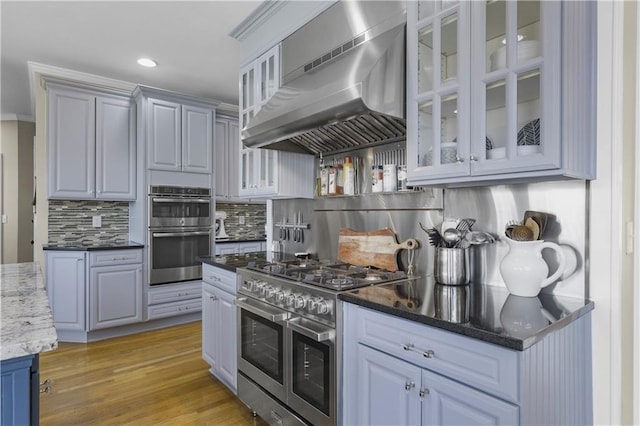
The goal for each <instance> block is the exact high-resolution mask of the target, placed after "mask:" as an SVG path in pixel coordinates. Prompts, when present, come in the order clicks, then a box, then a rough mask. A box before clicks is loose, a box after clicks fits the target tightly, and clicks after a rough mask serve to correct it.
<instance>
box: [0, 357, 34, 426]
mask: <svg viewBox="0 0 640 426" xmlns="http://www.w3.org/2000/svg"><path fill="white" fill-rule="evenodd" d="M38 360H39V357H38V354H34V355H27V356H22V357H19V358H14V359H8V360H4V361H2V362H0V370H2V374H1V377H2V383H1V385H0V387H1V389H2V403H1V404H0V407H2V418H1V424H2V425H3V426H10V425H20V426H22V425H29V424H31V425H37V424H38V417H39V397H40V390H39V383H38V382H39V378H40V374H39V370H38Z"/></svg>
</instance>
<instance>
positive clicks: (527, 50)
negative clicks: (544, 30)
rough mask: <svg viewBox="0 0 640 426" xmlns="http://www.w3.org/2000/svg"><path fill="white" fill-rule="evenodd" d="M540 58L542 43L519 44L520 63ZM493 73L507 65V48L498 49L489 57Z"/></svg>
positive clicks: (527, 42) (524, 41) (525, 42)
mask: <svg viewBox="0 0 640 426" xmlns="http://www.w3.org/2000/svg"><path fill="white" fill-rule="evenodd" d="M536 56H540V41H538V40H522V41H519V42H518V62H521V61H524V60H527V59H531V58H535V57H536ZM489 60H490V61H491V71H495V70H499V69H502V68H504V67H505V66H506V64H507V46H502V47H500V48H499V49H496V51H495V52H493V53H492V54H491V56H490V57H489Z"/></svg>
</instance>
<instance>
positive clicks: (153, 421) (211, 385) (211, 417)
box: [40, 321, 263, 426]
mask: <svg viewBox="0 0 640 426" xmlns="http://www.w3.org/2000/svg"><path fill="white" fill-rule="evenodd" d="M208 368H209V365H208V364H207V363H205V362H204V361H203V360H202V353H201V323H200V322H199V321H198V322H193V323H190V324H185V325H179V326H175V327H171V328H165V329H162V330H157V331H150V332H146V333H140V334H136V335H131V336H125V337H119V338H115V339H108V340H103V341H99V342H93V343H88V344H83V343H60V344H59V347H58V349H57V350H55V351H51V352H44V353H42V354H40V380H41V381H42V380H44V379H46V378H48V379H50V380H51V382H52V388H53V389H52V392H51V393H50V394H41V396H40V423H41V424H42V425H44V426H46V425H65V426H66V425H190V424H191V425H254V418H253V417H252V416H251V412H250V411H249V409H248V408H247V407H246V406H245V405H244V404H243V403H242V402H241V401H240V400H239V399H237V398H236V397H235V396H234V395H233V393H231V391H229V390H228V389H227V388H226V387H225V386H224V385H222V384H221V383H220V382H218V381H217V380H216V379H215V378H214V377H213V376H211V374H210V373H209V371H208ZM257 422H258V423H257V424H263V423H262V422H261V421H260V420H259V419H258V421H257Z"/></svg>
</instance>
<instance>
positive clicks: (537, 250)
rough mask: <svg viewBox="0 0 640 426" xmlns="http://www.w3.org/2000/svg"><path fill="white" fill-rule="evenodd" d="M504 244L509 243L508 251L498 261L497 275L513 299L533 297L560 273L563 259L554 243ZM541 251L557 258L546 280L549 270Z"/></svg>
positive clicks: (563, 263) (558, 247) (513, 242)
mask: <svg viewBox="0 0 640 426" xmlns="http://www.w3.org/2000/svg"><path fill="white" fill-rule="evenodd" d="M527 229H528V228H527ZM506 241H507V244H509V252H508V253H507V255H506V256H505V257H504V258H503V259H502V261H501V262H500V275H502V278H503V279H504V283H505V284H506V286H507V289H508V290H509V293H511V294H513V295H515V296H523V297H535V296H537V295H538V293H540V290H541V289H542V288H543V287H546V286H548V285H549V284H551V283H554V282H555V281H556V280H557V279H558V278H560V276H561V275H562V273H563V272H564V269H565V268H564V267H565V262H566V261H565V256H564V252H563V251H562V249H561V248H560V246H558V245H557V244H554V243H550V242H545V241H543V240H538V241H514V240H509V239H507V240H506ZM545 248H550V249H552V250H554V251H555V252H556V254H557V256H558V268H557V269H556V271H555V272H554V273H553V275H551V276H550V277H547V275H548V274H549V267H548V266H547V263H546V262H545V260H544V259H543V258H542V250H543V249H545Z"/></svg>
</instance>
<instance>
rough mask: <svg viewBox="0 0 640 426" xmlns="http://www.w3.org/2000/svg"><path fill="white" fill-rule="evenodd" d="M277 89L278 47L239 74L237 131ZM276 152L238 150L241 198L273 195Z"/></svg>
mask: <svg viewBox="0 0 640 426" xmlns="http://www.w3.org/2000/svg"><path fill="white" fill-rule="evenodd" d="M279 87H280V46H279V45H277V46H275V47H274V48H272V49H271V50H269V51H268V52H266V53H265V54H263V55H262V56H260V57H259V58H258V59H256V60H255V61H253V62H252V63H251V64H250V65H248V66H246V67H245V68H243V69H242V70H241V71H240V112H241V113H240V119H241V121H240V129H243V128H244V127H245V126H246V125H247V124H248V123H249V122H251V119H252V118H253V117H254V115H255V114H256V113H257V112H258V111H260V108H262V106H263V105H264V104H265V103H266V102H267V101H268V100H269V99H270V98H271V97H272V96H273V94H274V93H275V92H276V90H277V89H278V88H279ZM277 166H278V153H277V152H276V151H273V150H266V149H251V148H244V147H241V151H240V191H239V195H240V196H241V197H242V196H257V195H258V196H259V195H269V194H275V193H276V191H277V189H276V168H277Z"/></svg>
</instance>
